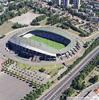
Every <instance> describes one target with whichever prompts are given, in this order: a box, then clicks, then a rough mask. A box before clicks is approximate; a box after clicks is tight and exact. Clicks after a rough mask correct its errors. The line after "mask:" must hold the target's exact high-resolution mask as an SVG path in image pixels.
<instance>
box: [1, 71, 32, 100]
mask: <svg viewBox="0 0 99 100" xmlns="http://www.w3.org/2000/svg"><path fill="white" fill-rule="evenodd" d="M31 90H32V88H31V87H29V86H28V84H26V83H25V82H23V81H21V80H18V79H16V78H14V77H12V76H9V75H7V74H6V73H3V72H1V73H0V100H20V99H22V98H23V97H24V96H25V95H26V94H27V93H29V92H30V91H31Z"/></svg>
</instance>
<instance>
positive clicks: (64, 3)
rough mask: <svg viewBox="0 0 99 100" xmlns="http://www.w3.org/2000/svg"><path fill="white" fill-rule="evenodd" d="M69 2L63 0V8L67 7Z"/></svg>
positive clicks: (68, 0)
mask: <svg viewBox="0 0 99 100" xmlns="http://www.w3.org/2000/svg"><path fill="white" fill-rule="evenodd" d="M69 4H70V0H63V5H64V7H65V8H68V7H69Z"/></svg>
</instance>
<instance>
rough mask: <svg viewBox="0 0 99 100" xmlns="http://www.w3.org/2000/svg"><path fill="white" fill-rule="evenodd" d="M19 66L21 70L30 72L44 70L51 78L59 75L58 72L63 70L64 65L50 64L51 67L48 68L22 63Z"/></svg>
mask: <svg viewBox="0 0 99 100" xmlns="http://www.w3.org/2000/svg"><path fill="white" fill-rule="evenodd" d="M18 66H19V67H20V68H23V69H25V70H30V71H34V70H39V69H41V68H44V69H45V71H46V72H47V73H48V74H49V75H51V76H54V75H55V74H57V73H58V71H59V70H60V69H61V68H63V66H62V64H57V65H56V64H50V65H47V66H45V65H44V66H42V65H41V66H29V65H27V64H22V63H18Z"/></svg>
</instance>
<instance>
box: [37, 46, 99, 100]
mask: <svg viewBox="0 0 99 100" xmlns="http://www.w3.org/2000/svg"><path fill="white" fill-rule="evenodd" d="M97 54H99V46H98V47H97V48H95V49H94V50H93V51H92V52H90V53H89V54H88V55H87V56H86V57H85V58H84V59H83V60H82V61H81V62H80V63H79V64H78V65H76V66H75V67H74V68H73V69H72V70H71V71H70V72H69V73H68V74H67V75H66V76H65V77H64V79H62V80H61V81H60V82H59V83H58V84H57V85H56V86H55V87H54V88H53V89H52V90H50V91H48V92H47V93H46V94H45V95H43V96H42V97H40V98H39V100H58V98H59V96H60V94H61V93H62V92H63V91H64V90H66V89H67V88H68V86H69V84H70V83H71V82H72V80H73V79H74V78H75V76H77V75H78V74H79V73H80V71H81V70H83V69H84V67H85V66H86V65H87V64H88V63H89V62H90V61H91V60H92V58H94V57H95V56H96V55H97Z"/></svg>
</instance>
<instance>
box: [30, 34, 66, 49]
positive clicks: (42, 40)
mask: <svg viewBox="0 0 99 100" xmlns="http://www.w3.org/2000/svg"><path fill="white" fill-rule="evenodd" d="M31 39H33V40H34V41H37V42H40V43H44V44H46V45H48V46H50V47H52V48H54V49H58V50H60V49H62V48H64V47H65V46H64V45H63V44H61V43H58V42H55V41H52V40H49V39H46V38H42V37H38V36H35V35H33V36H32V37H31Z"/></svg>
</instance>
